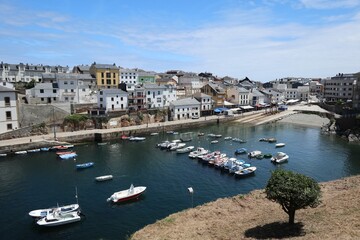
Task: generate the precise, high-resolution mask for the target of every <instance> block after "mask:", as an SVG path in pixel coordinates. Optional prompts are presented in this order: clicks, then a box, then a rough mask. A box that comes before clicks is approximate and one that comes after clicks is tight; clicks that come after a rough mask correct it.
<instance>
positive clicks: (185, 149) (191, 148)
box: [176, 146, 195, 153]
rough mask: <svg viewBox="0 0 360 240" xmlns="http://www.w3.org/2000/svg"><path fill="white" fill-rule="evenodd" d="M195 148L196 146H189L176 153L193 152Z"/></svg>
mask: <svg viewBox="0 0 360 240" xmlns="http://www.w3.org/2000/svg"><path fill="white" fill-rule="evenodd" d="M194 148H195V147H194V146H188V147H185V148H180V149H176V153H188V152H191V151H192V150H193V149H194Z"/></svg>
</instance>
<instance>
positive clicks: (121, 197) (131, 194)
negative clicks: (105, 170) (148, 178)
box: [107, 184, 146, 203]
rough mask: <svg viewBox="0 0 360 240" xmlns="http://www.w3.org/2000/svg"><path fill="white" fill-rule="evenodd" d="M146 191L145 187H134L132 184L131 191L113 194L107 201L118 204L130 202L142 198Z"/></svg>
mask: <svg viewBox="0 0 360 240" xmlns="http://www.w3.org/2000/svg"><path fill="white" fill-rule="evenodd" d="M145 190H146V187H143V186H140V187H134V185H133V184H131V186H130V188H129V189H126V190H122V191H119V192H115V193H113V195H111V196H110V197H109V198H108V199H107V201H108V202H114V203H117V202H124V201H128V200H131V199H135V198H138V197H140V195H141V194H143V193H144V192H145Z"/></svg>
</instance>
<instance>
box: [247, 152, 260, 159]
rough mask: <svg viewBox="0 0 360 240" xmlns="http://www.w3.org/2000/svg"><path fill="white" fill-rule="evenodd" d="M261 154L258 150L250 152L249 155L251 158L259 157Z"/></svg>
mask: <svg viewBox="0 0 360 240" xmlns="http://www.w3.org/2000/svg"><path fill="white" fill-rule="evenodd" d="M259 155H261V151H258V150H255V151H252V152H249V154H248V156H249V157H251V158H254V157H257V156H259Z"/></svg>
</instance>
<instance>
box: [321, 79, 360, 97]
mask: <svg viewBox="0 0 360 240" xmlns="http://www.w3.org/2000/svg"><path fill="white" fill-rule="evenodd" d="M356 80H357V76H356V74H352V73H348V74H344V73H339V74H337V75H336V76H334V77H331V78H330V79H327V80H325V83H324V98H325V100H326V101H327V102H337V101H343V102H347V101H352V99H353V91H354V84H355V83H356Z"/></svg>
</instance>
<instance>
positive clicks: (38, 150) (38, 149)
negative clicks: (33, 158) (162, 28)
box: [27, 148, 41, 153]
mask: <svg viewBox="0 0 360 240" xmlns="http://www.w3.org/2000/svg"><path fill="white" fill-rule="evenodd" d="M40 151H41V150H40V148H35V149H30V150H27V152H28V153H34V152H40Z"/></svg>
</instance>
